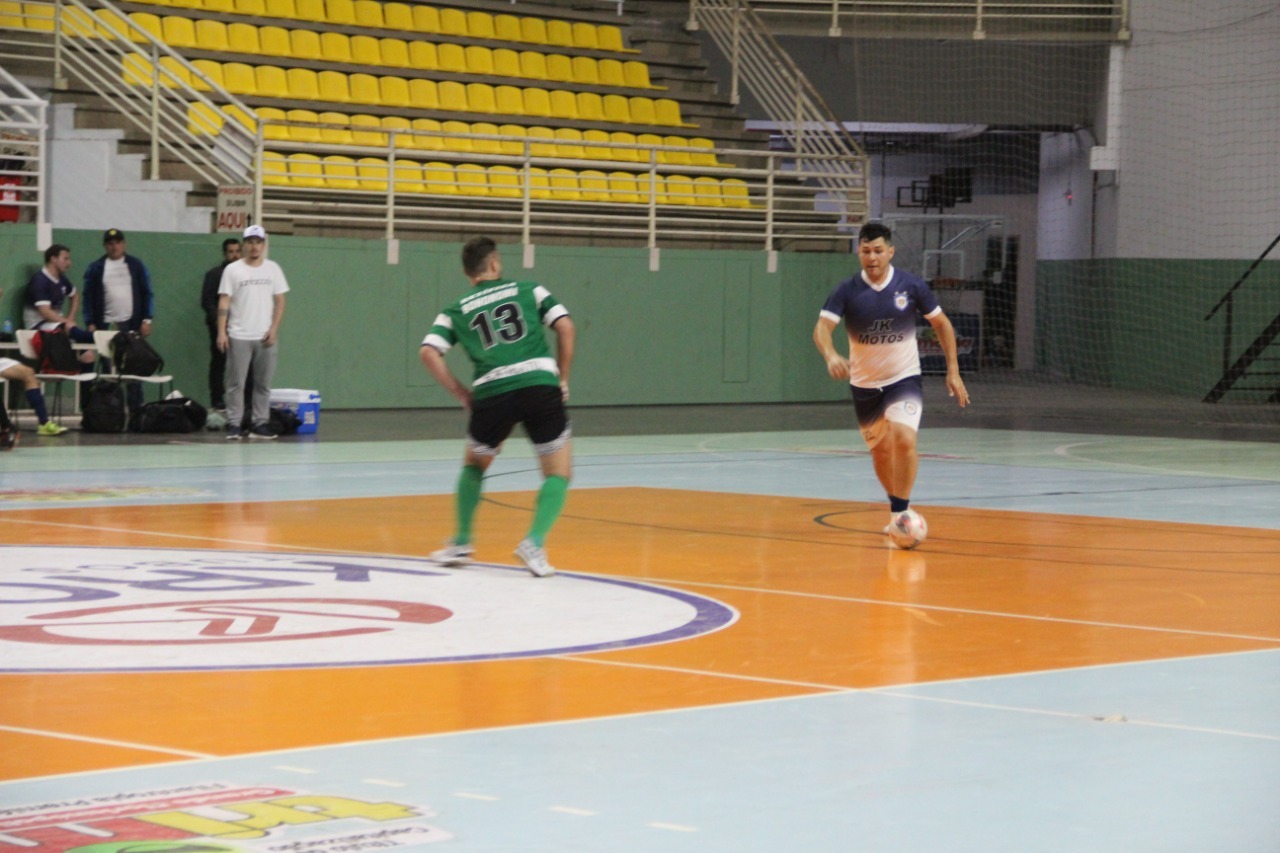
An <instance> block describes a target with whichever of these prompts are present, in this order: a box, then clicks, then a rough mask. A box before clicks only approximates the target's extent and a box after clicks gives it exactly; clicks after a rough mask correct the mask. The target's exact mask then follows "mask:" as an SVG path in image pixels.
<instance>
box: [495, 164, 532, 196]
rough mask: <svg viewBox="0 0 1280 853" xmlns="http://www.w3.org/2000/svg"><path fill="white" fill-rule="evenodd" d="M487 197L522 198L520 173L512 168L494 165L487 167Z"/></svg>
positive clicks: (522, 189)
mask: <svg viewBox="0 0 1280 853" xmlns="http://www.w3.org/2000/svg"><path fill="white" fill-rule="evenodd" d="M488 179H489V195H491V196H494V197H496V198H523V197H524V188H523V187H522V186H521V185H520V173H519V172H518V171H516V169H515V167H514V166H503V165H500V164H499V165H494V166H490V167H489V175H488Z"/></svg>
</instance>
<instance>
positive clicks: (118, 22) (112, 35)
mask: <svg viewBox="0 0 1280 853" xmlns="http://www.w3.org/2000/svg"><path fill="white" fill-rule="evenodd" d="M93 16H94V17H95V18H97V19H98V35H100V36H102V37H103V38H104V39H108V40H110V41H114V40H116V39H117V38H122V37H123V38H126V39H129V40H131V41H136V42H142V41H146V39H144V38H143V37H142V34H141V33H139V32H137V31H136V30H135V29H134V28H133V26H132V23H131V22H130V20H129V19H128V18H127V17H125V16H124V15H121V14H118V13H116V12H112V11H111V10H110V9H98V10H97V11H95V12H94V13H93ZM116 33H120V35H119V36H117V35H116Z"/></svg>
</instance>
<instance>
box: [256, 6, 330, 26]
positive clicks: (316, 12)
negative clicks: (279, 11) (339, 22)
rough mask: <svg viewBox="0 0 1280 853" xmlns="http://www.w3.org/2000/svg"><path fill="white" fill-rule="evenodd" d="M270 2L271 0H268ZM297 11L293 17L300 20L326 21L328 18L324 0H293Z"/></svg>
mask: <svg viewBox="0 0 1280 853" xmlns="http://www.w3.org/2000/svg"><path fill="white" fill-rule="evenodd" d="M267 2H268V3H270V2H271V0H267ZM293 5H294V8H295V9H296V11H295V12H294V14H293V17H294V18H295V19H297V20H299V21H315V22H317V23H321V24H323V23H325V22H326V21H327V20H328V14H329V13H328V12H327V11H326V10H325V7H324V0H293Z"/></svg>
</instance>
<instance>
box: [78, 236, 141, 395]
mask: <svg viewBox="0 0 1280 853" xmlns="http://www.w3.org/2000/svg"><path fill="white" fill-rule="evenodd" d="M102 247H103V250H104V251H105V252H106V254H104V255H103V256H102V257H101V258H98V259H97V260H96V261H94V262H93V263H91V264H89V266H88V267H86V268H85V271H84V325H85V327H86V328H87V329H88V330H89V331H90V332H96V331H99V330H106V329H112V328H114V329H122V330H127V331H131V332H137V333H138V334H140V335H142V336H143V337H144V338H145V337H147V336H148V335H150V334H151V332H152V322H151V321H152V309H153V307H154V305H153V303H154V295H153V294H152V292H151V274H150V273H149V272H147V267H146V265H145V264H143V263H142V261H140V260H139V259H137V258H135V257H134V256H133V255H130V254H127V253H126V252H125V242H124V232H123V231H121V230H119V229H118V228H108V229H107V230H106V231H105V232H103V235H102ZM125 394H126V396H127V399H128V403H129V409H130V411H136V410H137V409H138V408H140V407H141V406H142V385H141V384H140V383H137V382H130V383H128V388H127V389H126V391H125Z"/></svg>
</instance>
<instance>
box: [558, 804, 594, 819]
mask: <svg viewBox="0 0 1280 853" xmlns="http://www.w3.org/2000/svg"><path fill="white" fill-rule="evenodd" d="M547 811H549V812H560V813H561V814H571V815H577V816H579V817H595V815H596V812H593V811H591V810H590V809H575V808H574V807H573V806H550V807H549V808H548V809H547Z"/></svg>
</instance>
